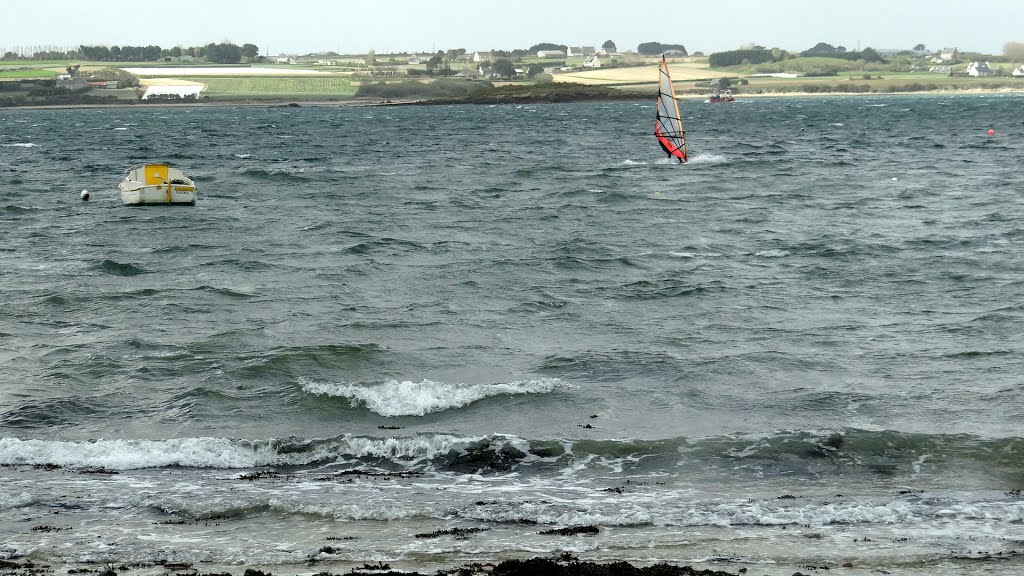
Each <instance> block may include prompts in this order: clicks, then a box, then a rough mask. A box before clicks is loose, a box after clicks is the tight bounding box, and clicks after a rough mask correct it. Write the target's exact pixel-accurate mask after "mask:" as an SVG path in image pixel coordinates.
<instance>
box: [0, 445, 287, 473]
mask: <svg viewBox="0 0 1024 576" xmlns="http://www.w3.org/2000/svg"><path fill="white" fill-rule="evenodd" d="M278 461H279V458H278V456H277V452H276V450H274V449H273V448H271V447H270V446H268V445H265V444H264V445H262V446H252V445H246V444H239V443H236V442H232V441H231V440H228V439H226V438H173V439H168V440H96V441H91V442H62V441H46V440H20V439H18V438H0V463H4V464H58V465H60V466H70V467H103V468H109V469H114V470H132V469H136V468H154V467H161V466H193V467H200V468H204V467H206V468H252V467H257V466H267V465H270V464H273V463H276V462H278Z"/></svg>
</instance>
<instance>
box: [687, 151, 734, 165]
mask: <svg viewBox="0 0 1024 576" xmlns="http://www.w3.org/2000/svg"><path fill="white" fill-rule="evenodd" d="M688 162H689V163H690V164H725V162H726V159H725V156H723V155H721V154H708V153H704V152H702V153H700V154H697V155H696V156H694V157H692V158H690V159H689V160H688Z"/></svg>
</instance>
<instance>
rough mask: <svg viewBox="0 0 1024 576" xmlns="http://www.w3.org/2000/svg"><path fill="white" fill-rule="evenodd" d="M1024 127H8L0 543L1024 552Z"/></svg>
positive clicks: (976, 104)
mask: <svg viewBox="0 0 1024 576" xmlns="http://www.w3.org/2000/svg"><path fill="white" fill-rule="evenodd" d="M1022 110H1024V94H928V95H910V96H904V95H864V96H851V97H840V96H829V97H785V98H782V97H780V98H769V97H764V98H755V97H742V96H741V97H740V98H739V99H738V101H737V102H735V103H732V104H708V103H705V102H702V101H699V100H687V101H685V102H684V103H683V105H682V111H683V117H684V122H685V128H686V131H687V139H688V146H689V153H690V157H691V160H690V162H688V163H686V164H682V165H680V164H678V163H676V162H674V161H670V160H669V159H667V158H666V157H665V155H664V153H663V152H662V151H661V150H660V148H659V147H658V145H657V142H656V141H655V139H654V137H653V136H652V131H653V125H654V114H655V102H654V98H651V99H650V101H648V100H647V99H643V100H638V101H631V102H598V103H567V104H508V105H456V106H448V105H445V106H362V107H360V106H328V105H319V106H318V105H303V106H300V107H294V106H291V107H287V106H286V107H273V106H208V107H202V106H198V107H160V106H141V105H140V106H134V107H122V108H85V109H45V110H29V109H6V110H0V303H2V304H0V560H4V561H6V562H7V563H8V565H9V566H10V565H15V566H22V567H24V566H28V565H31V566H35V567H49V569H50V570H52V571H54V573H58V574H59V573H67V572H72V573H75V572H76V571H77V573H83V572H86V573H87V572H99V571H100V570H102V569H104V568H110V567H113V568H115V569H116V570H118V571H121V572H122V573H125V574H128V573H140V574H141V573H146V572H147V571H149V572H152V573H167V572H172V573H183V572H184V573H189V574H196V573H202V574H220V573H224V572H228V573H232V574H236V575H237V574H240V573H241V572H243V571H244V570H245V569H246V568H255V569H260V570H263V571H265V572H268V573H273V574H277V575H287V574H310V575H312V574H320V573H324V572H329V573H335V574H341V573H345V572H348V571H350V570H352V569H357V568H358V569H367V570H374V569H376V570H382V571H383V570H386V569H387V568H391V569H394V570H406V571H420V572H422V573H433V572H434V571H440V570H446V569H451V568H455V567H460V566H467V565H479V566H483V567H487V566H489V565H491V564H494V563H498V562H501V561H504V560H509V559H529V558H538V557H539V558H548V559H557V560H559V561H561V562H572V561H574V560H579V561H587V562H599V563H604V562H618V561H625V562H629V563H631V564H634V565H636V566H649V565H655V564H659V563H670V564H675V565H680V566H684V565H685V566H693V567H695V568H700V569H716V570H724V571H728V572H730V573H745V574H749V575H751V576H754V575H762V574H764V575H770V576H790V575H792V574H793V573H794V572H802V573H805V574H808V573H822V572H824V571H826V570H827V571H828V573H829V574H865V575H866V574H894V575H914V576H923V575H939V576H944V575H960V574H968V575H975V574H1013V573H1018V574H1019V573H1022V572H1024V493H1022V490H1024V184H1022V178H1021V176H1022V174H1021V162H1022V158H1024V117H1022V115H1021V111H1022ZM990 131H991V132H990ZM153 161H165V162H169V163H171V164H172V165H174V166H177V167H179V168H181V169H182V170H183V171H184V172H185V173H186V174H187V175H189V176H190V177H192V178H194V179H195V180H196V182H197V184H198V188H199V196H198V201H197V203H196V205H195V206H194V207H180V206H175V207H163V206H157V207H143V208H139V207H125V206H122V204H121V201H120V198H119V196H118V193H117V184H118V182H119V181H120V179H121V177H122V175H123V173H124V171H125V170H126V169H128V168H130V167H131V166H133V165H136V164H138V163H143V162H153ZM83 190H88V191H89V193H90V199H89V200H88V201H83V200H82V199H81V192H82V191H83ZM133 571H134V572H133Z"/></svg>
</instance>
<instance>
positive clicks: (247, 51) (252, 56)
mask: <svg viewBox="0 0 1024 576" xmlns="http://www.w3.org/2000/svg"><path fill="white" fill-rule="evenodd" d="M183 56H188V57H191V58H194V59H196V60H202V61H204V62H211V63H214V64H239V63H241V62H243V61H245V62H253V61H256V60H258V59H259V58H260V55H259V48H258V47H257V46H256V45H255V44H243V45H241V46H238V45H236V44H231V43H228V42H221V43H220V44H214V43H212V42H211V43H210V44H206V45H205V46H191V47H188V48H182V47H181V46H175V47H173V48H161V47H160V46H155V45H149V46H86V45H81V46H79V47H78V48H77V49H71V50H64V51H59V50H47V51H44V52H36V53H34V54H33V55H32V58H33V59H35V60H88V61H91V62H156V61H158V60H162V59H164V58H181V57H183ZM2 59H3V60H20V59H22V56H20V55H19V54H15V53H14V52H10V51H8V52H7V53H5V54H4V55H3V58H2Z"/></svg>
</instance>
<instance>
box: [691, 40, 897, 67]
mask: <svg viewBox="0 0 1024 576" xmlns="http://www.w3.org/2000/svg"><path fill="white" fill-rule="evenodd" d="M823 46H828V45H823V44H818V45H817V46H815V47H814V48H811V49H810V50H804V51H803V52H801V53H799V54H792V53H790V52H787V51H785V50H781V49H779V48H772V49H771V50H769V49H767V48H763V47H761V46H754V47H753V48H746V49H742V50H727V51H725V52H715V53H713V54H711V55H710V56H708V64H709V65H711V67H712V68H722V67H725V66H738V65H741V64H743V65H749V64H764V63H765V62H781V61H783V60H788V59H790V58H796V57H797V56H804V57H813V56H825V57H828V58H840V59H843V60H851V61H854V60H863V61H865V62H880V63H883V64H884V63H885V59H883V58H882V56H881V55H880V54H879V53H878V51H876V50H875V49H874V48H865V49H863V50H857V51H847V50H846V49H844V48H842V47H841V46H840V47H839V48H840V49H836V48H832V47H831V46H828V48H830V49H826V48H824V47H823Z"/></svg>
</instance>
